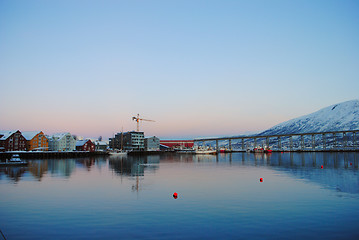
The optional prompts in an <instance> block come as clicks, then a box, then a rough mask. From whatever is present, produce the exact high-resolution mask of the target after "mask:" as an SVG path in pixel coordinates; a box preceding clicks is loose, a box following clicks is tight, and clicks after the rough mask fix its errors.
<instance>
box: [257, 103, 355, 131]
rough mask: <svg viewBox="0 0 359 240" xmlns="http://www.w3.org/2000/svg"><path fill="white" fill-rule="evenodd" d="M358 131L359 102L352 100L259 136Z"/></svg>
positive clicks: (281, 124) (281, 125)
mask: <svg viewBox="0 0 359 240" xmlns="http://www.w3.org/2000/svg"><path fill="white" fill-rule="evenodd" d="M358 129H359V100H351V101H347V102H343V103H339V104H335V105H332V106H329V107H326V108H323V109H321V110H319V111H317V112H314V113H311V114H308V115H305V116H302V117H298V118H294V119H292V120H289V121H286V122H283V123H280V124H278V125H276V126H274V127H272V128H270V129H268V130H266V131H264V132H262V133H260V134H258V135H277V134H290V133H312V132H327V131H342V130H358Z"/></svg>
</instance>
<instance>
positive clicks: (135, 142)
mask: <svg viewBox="0 0 359 240" xmlns="http://www.w3.org/2000/svg"><path fill="white" fill-rule="evenodd" d="M110 148H112V149H123V150H129V151H131V150H135V151H144V150H145V135H144V133H143V132H135V131H132V132H124V133H117V134H116V135H115V137H114V138H110Z"/></svg>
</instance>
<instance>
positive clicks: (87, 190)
mask: <svg viewBox="0 0 359 240" xmlns="http://www.w3.org/2000/svg"><path fill="white" fill-rule="evenodd" d="M358 161H359V155H358V153H353V152H346V153H340V152H335V153H321V152H311V153H310V152H307V153H296V152H291V153H287V152H284V153H279V152H274V153H272V154H253V153H248V152H242V153H237V152H233V153H222V154H216V155H201V154H173V153H168V154H158V155H126V156H96V157H79V158H68V159H54V158H49V159H28V162H29V164H28V165H27V166H22V167H8V168H0V188H1V191H2V197H1V198H0V212H1V214H0V222H1V223H2V225H1V230H2V232H3V233H4V235H5V236H6V239H28V240H32V239H39V238H41V239H55V238H56V239H69V238H71V239H83V238H86V239H116V238H118V237H119V236H125V237H124V238H125V239H160V240H161V239H163V240H164V239H169V238H172V236H173V235H175V236H177V237H176V238H179V239H204V238H214V239H222V238H226V239H238V236H241V237H242V238H243V239H252V238H263V239H288V238H300V239H302V238H305V239H317V237H318V236H320V238H325V239H333V238H332V236H333V235H335V236H340V238H342V239H356V236H357V235H358V230H357V226H358V224H359V220H358V217H357V214H356V213H357V212H358V211H359V207H358V206H359V189H358V184H359V182H358V181H359V180H358V172H359V168H358ZM174 193H176V195H175V194H174ZM24 196H26V197H24ZM34 213H36V214H34ZM333 215H335V216H336V217H335V218H333ZM139 219H141V221H139ZM209 219H211V221H209ZM18 226H21V229H22V230H23V231H19V228H18ZM303 226H305V228H306V231H302V227H303ZM279 227H280V228H282V227H285V229H286V231H280V230H278V228H279ZM138 229H142V230H141V231H138ZM199 229H201V231H199ZM203 229H205V230H206V231H203ZM25 233H26V234H25ZM209 235H210V236H209Z"/></svg>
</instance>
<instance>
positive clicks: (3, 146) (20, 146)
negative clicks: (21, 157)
mask: <svg viewBox="0 0 359 240" xmlns="http://www.w3.org/2000/svg"><path fill="white" fill-rule="evenodd" d="M8 151H26V139H25V138H24V136H23V135H22V134H21V132H20V131H19V130H17V131H0V152H8Z"/></svg>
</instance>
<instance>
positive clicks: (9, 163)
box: [0, 154, 28, 166]
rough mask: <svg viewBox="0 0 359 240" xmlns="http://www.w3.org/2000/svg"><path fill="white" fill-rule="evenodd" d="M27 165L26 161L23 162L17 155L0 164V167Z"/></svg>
mask: <svg viewBox="0 0 359 240" xmlns="http://www.w3.org/2000/svg"><path fill="white" fill-rule="evenodd" d="M25 165H28V162H27V161H23V160H21V158H20V155H19V154H13V155H12V156H11V158H10V159H9V160H7V161H6V162H0V166H25Z"/></svg>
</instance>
